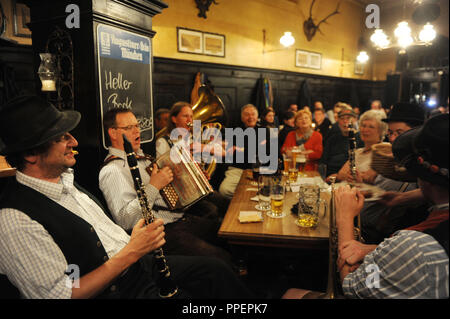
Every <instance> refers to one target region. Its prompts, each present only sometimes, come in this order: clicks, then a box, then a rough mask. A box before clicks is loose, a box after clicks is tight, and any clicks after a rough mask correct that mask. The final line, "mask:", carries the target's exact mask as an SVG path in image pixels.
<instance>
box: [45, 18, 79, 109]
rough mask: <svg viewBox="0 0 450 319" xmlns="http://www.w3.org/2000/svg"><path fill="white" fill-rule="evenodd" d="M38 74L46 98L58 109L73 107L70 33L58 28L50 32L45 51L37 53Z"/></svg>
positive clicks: (72, 68)
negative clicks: (39, 61)
mask: <svg viewBox="0 0 450 319" xmlns="http://www.w3.org/2000/svg"><path fill="white" fill-rule="evenodd" d="M39 56H40V58H41V64H40V66H39V69H38V72H37V73H38V75H39V78H40V80H41V82H42V89H41V90H42V91H43V92H46V93H47V100H48V101H49V102H51V103H52V104H54V105H55V106H56V107H57V108H58V109H59V110H72V109H73V108H74V66H73V45H72V38H71V36H70V34H69V33H68V32H67V31H65V30H63V29H61V28H59V27H58V26H57V27H56V28H55V30H54V31H53V32H52V33H50V35H49V37H48V39H47V45H46V47H45V52H44V53H40V54H39Z"/></svg>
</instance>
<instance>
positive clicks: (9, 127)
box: [0, 95, 81, 155]
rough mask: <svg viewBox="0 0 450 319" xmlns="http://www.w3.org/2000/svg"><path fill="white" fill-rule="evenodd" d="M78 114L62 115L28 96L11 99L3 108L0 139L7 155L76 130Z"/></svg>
mask: <svg viewBox="0 0 450 319" xmlns="http://www.w3.org/2000/svg"><path fill="white" fill-rule="evenodd" d="M80 119H81V114H80V113H79V112H77V111H64V112H60V111H58V110H57V109H56V107H54V106H53V105H52V104H51V103H49V102H47V101H46V100H44V99H42V98H40V97H38V96H34V95H25V96H18V97H16V98H14V99H11V100H10V101H8V102H7V103H6V104H4V105H3V106H2V107H1V109H0V138H1V140H2V142H3V143H4V144H5V148H3V149H2V150H1V151H0V154H2V155H8V154H12V153H15V152H19V151H25V150H29V149H32V148H35V147H37V146H40V145H42V144H44V143H45V142H48V141H50V140H51V139H53V138H55V137H58V136H59V135H62V134H64V133H66V132H69V131H71V130H73V129H74V128H75V127H76V126H77V125H78V123H79V122H80Z"/></svg>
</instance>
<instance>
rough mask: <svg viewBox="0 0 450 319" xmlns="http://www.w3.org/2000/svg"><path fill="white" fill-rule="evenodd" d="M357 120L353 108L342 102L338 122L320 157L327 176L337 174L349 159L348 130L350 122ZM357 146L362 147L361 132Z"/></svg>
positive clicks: (329, 135)
mask: <svg viewBox="0 0 450 319" xmlns="http://www.w3.org/2000/svg"><path fill="white" fill-rule="evenodd" d="M355 120H356V114H355V113H354V112H353V110H352V108H351V107H350V106H349V105H347V104H344V103H341V110H340V112H339V113H338V120H337V123H336V124H334V125H333V128H332V129H331V130H330V132H329V133H328V137H327V140H326V142H325V145H324V148H323V154H322V157H321V159H320V161H319V162H320V163H321V164H322V165H325V166H326V174H325V176H328V177H329V176H330V175H333V174H336V173H337V172H338V171H339V170H340V169H341V167H342V166H343V165H344V164H345V163H346V162H347V160H348V149H349V141H348V130H349V124H350V123H351V122H353V121H355ZM355 137H356V147H357V148H359V147H362V146H363V145H364V144H363V143H362V141H361V139H360V137H359V133H357V134H355Z"/></svg>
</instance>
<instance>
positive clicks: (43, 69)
mask: <svg viewBox="0 0 450 319" xmlns="http://www.w3.org/2000/svg"><path fill="white" fill-rule="evenodd" d="M39 56H40V57H41V64H40V65H39V69H38V75H39V78H40V79H41V83H42V89H41V90H42V91H44V92H52V91H53V92H54V91H56V81H57V79H58V74H57V71H56V57H55V55H53V54H51V53H39Z"/></svg>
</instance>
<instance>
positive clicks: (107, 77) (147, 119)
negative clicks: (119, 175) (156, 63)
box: [96, 24, 154, 148]
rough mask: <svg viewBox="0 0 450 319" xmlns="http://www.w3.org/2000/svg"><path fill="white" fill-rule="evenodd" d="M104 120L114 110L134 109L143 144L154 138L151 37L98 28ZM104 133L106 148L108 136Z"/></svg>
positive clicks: (114, 28)
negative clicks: (108, 112)
mask: <svg viewBox="0 0 450 319" xmlns="http://www.w3.org/2000/svg"><path fill="white" fill-rule="evenodd" d="M96 29H97V47H98V50H97V53H98V79H99V86H100V105H101V116H102V119H103V115H104V114H105V113H106V112H107V111H108V110H109V109H112V108H128V109H131V110H132V111H133V113H134V115H135V116H136V118H137V120H138V122H139V125H140V128H141V143H142V144H143V143H146V142H150V141H152V140H153V138H154V128H153V105H152V77H151V71H152V70H151V68H152V65H151V51H152V50H151V41H150V38H149V37H148V36H144V35H142V34H139V33H135V32H131V31H128V30H125V29H121V28H118V27H113V26H109V25H104V24H98V25H97V28H96ZM102 133H103V136H102V137H103V146H104V147H105V148H106V144H105V133H106V132H104V131H102Z"/></svg>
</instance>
